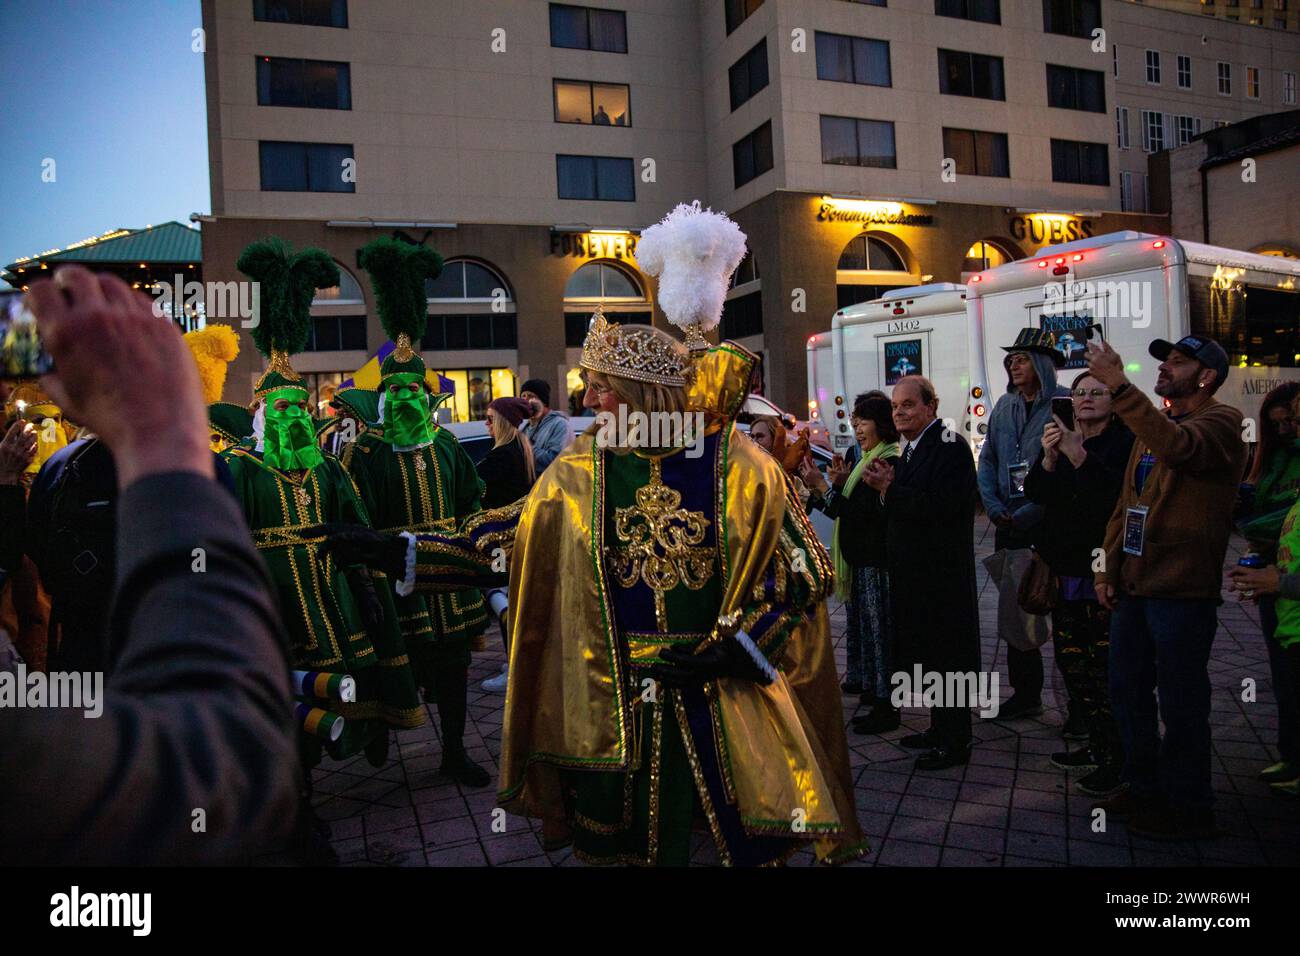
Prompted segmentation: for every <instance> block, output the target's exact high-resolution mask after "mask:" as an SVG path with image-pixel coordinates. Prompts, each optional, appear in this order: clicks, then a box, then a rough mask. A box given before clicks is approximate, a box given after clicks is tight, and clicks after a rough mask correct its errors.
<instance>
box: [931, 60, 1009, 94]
mask: <svg viewBox="0 0 1300 956" xmlns="http://www.w3.org/2000/svg"><path fill="white" fill-rule="evenodd" d="M939 92H940V93H948V94H951V95H952V96H978V97H980V98H981V99H986V100H1005V99H1006V98H1007V96H1006V90H1005V88H1004V86H1003V83H1002V58H1001V57H998V56H985V55H984V54H983V53H963V52H961V51H960V50H940V51H939Z"/></svg>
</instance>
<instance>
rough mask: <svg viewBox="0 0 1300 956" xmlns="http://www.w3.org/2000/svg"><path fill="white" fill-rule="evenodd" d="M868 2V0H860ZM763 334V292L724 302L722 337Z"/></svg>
mask: <svg viewBox="0 0 1300 956" xmlns="http://www.w3.org/2000/svg"><path fill="white" fill-rule="evenodd" d="M860 2H866V0H860ZM762 334H763V293H762V292H761V291H758V292H746V293H745V294H744V295H738V296H736V297H735V298H734V299H727V300H726V301H725V302H723V303H722V337H723V338H724V339H743V338H745V337H746V336H749V335H762Z"/></svg>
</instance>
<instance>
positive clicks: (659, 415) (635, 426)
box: [595, 404, 704, 458]
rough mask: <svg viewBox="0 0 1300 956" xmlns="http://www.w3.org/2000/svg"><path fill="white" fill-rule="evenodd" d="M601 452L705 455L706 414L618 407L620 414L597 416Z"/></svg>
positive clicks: (606, 413)
mask: <svg viewBox="0 0 1300 956" xmlns="http://www.w3.org/2000/svg"><path fill="white" fill-rule="evenodd" d="M596 426H597V427H596V432H595V438H596V446H597V447H598V448H685V449H686V457H687V458H699V457H700V456H701V455H703V454H704V413H703V412H640V411H628V407H627V406H626V405H622V404H620V405H619V406H618V413H617V414H615V413H614V412H607V411H606V412H599V413H597V415H596Z"/></svg>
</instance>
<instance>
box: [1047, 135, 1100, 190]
mask: <svg viewBox="0 0 1300 956" xmlns="http://www.w3.org/2000/svg"><path fill="white" fill-rule="evenodd" d="M1052 181H1053V182H1057V183H1080V184H1082V185H1085V186H1109V185H1110V160H1109V158H1108V157H1107V155H1106V144H1105V143H1080V142H1076V141H1074V140H1070V139H1054V140H1052Z"/></svg>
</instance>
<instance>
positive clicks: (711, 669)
mask: <svg viewBox="0 0 1300 956" xmlns="http://www.w3.org/2000/svg"><path fill="white" fill-rule="evenodd" d="M659 658H660V660H662V661H663V663H662V664H653V665H651V666H650V667H649V668H648V669H649V672H650V676H651V677H653V678H654V679H655V680H657V681H659V682H660V683H662V684H664V685H665V686H667V687H698V686H699V685H701V684H704V683H706V682H708V681H711V680H717V679H718V678H719V677H736V678H740V679H742V680H748V681H753V682H754V683H755V684H763V685H764V686H766V685H767V684H770V683H772V679H771V678H770V677H768V676H767V674H765V673H764V672H763V669H762V668H760V667H759V666H758V663H757V662H756V661H755V660H754V659H753V658H752V657H750V656H749V652H748V651H746V650H745V649H744V648H743V647H741V645H740V642H739V641H737V640H736V639H735V638H734V637H728V638H726V639H725V640H721V641H718V642H716V643H714V644H710V645H709V646H708V647H706V648H705V649H704V650H702V651H700V652H699V653H698V654H695V653H693V652H691V651H689V650H687V649H685V648H681V647H668V648H665V649H664V650H663V651H661V652H660V653H659Z"/></svg>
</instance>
